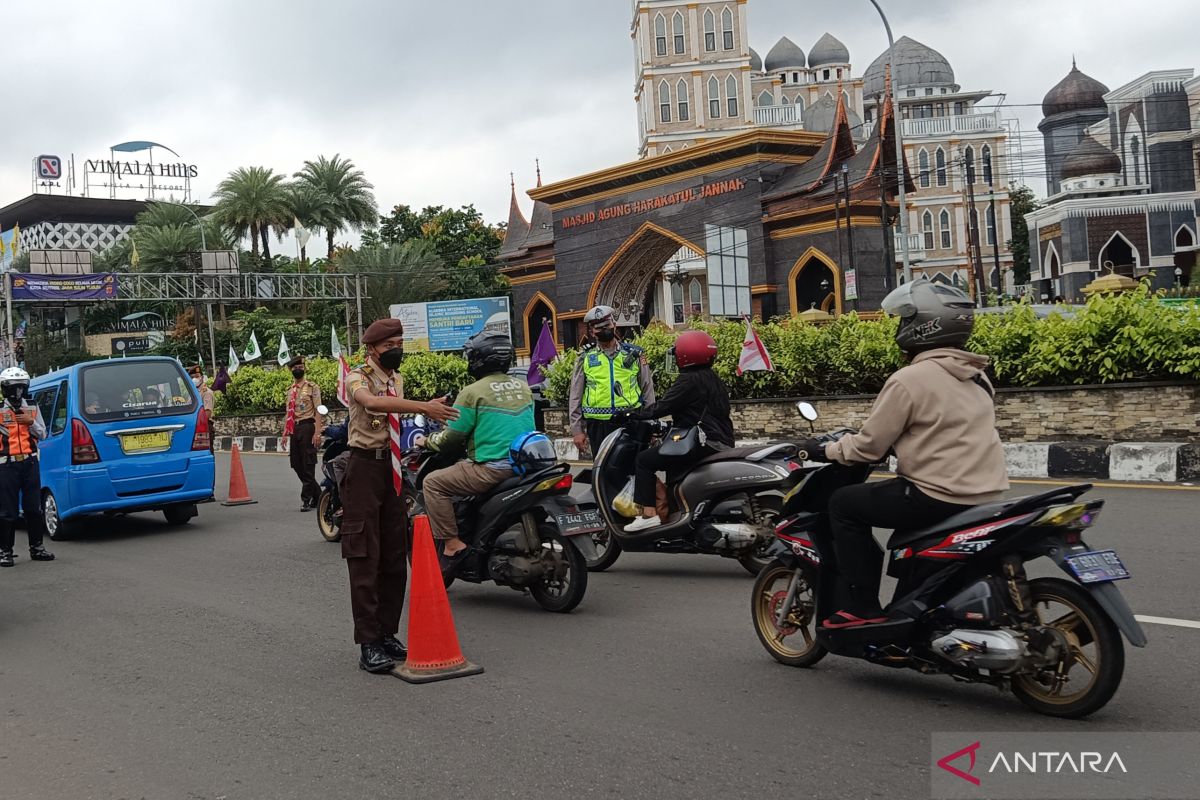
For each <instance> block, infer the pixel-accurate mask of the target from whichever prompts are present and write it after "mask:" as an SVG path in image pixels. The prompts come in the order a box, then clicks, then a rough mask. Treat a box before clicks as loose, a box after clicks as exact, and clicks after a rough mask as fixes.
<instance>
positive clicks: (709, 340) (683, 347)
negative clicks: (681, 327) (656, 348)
mask: <svg viewBox="0 0 1200 800" xmlns="http://www.w3.org/2000/svg"><path fill="white" fill-rule="evenodd" d="M671 350H672V351H673V352H674V353H675V363H676V364H678V365H679V367H680V369H683V368H684V367H706V366H708V365H709V364H712V363H713V361H715V360H716V359H717V343H716V342H715V341H714V340H713V337H711V336H709V335H708V334H707V333H705V332H704V331H684V332H683V333H681V334H679V338H677V339H676V340H675V346H674V347H673V348H671Z"/></svg>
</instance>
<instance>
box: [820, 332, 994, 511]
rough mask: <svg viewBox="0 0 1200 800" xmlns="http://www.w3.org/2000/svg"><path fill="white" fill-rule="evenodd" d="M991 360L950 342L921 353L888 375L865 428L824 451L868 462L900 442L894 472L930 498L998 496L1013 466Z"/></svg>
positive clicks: (966, 500)
mask: <svg viewBox="0 0 1200 800" xmlns="http://www.w3.org/2000/svg"><path fill="white" fill-rule="evenodd" d="M987 364H988V359H987V357H986V356H980V355H975V354H974V353H968V352H966V351H963V350H957V349H955V348H951V347H945V348H941V349H938V350H928V351H926V352H924V353H921V354H920V355H918V356H917V357H916V358H914V359H913V362H912V364H910V365H908V366H907V367H904V368H903V369H901V370H899V371H898V372H896V374H894V375H892V377H890V378H888V381H887V383H885V384H884V385H883V390H882V391H880V393H879V397H877V398H876V399H875V405H874V406H873V407H872V408H871V415H870V417H868V418H867V421H866V422H865V423H864V424H863V426H862V430H861V431H859V432H858V433H856V434H854V435H852V436H846V437H844V438H843V439H841V440H840V441H837V442H834V443H832V444H830V445H827V446H826V448H825V455H826V457H828V458H829V459H831V460H833V461H838V462H841V463H843V464H849V463H855V462H859V463H862V462H866V463H870V462H873V461H879V460H881V459H882V458H883V457H884V456H885V455H886V454H887V452H888V449H889V448H894V449H895V451H896V461H897V462H898V468H897V470H896V472H897V473H898V474H899V475H900V476H901V477H904V478H907V479H908V480H910V481H912V483H914V484H915V485H916V486H917V487H918V488H919V489H920V490H921V491H923V492H925V493H926V494H928V495H929V496H930V497H933V498H936V499H938V500H943V501H945V502H947V503H962V504H964V505H978V504H981V503H990V502H993V501H995V500H997V499H999V498H1000V496H1001V494H1002V493H1003V492H1004V491H1005V490H1006V489H1008V469H1007V467H1006V465H1005V462H1004V447H1003V445H1001V444H1000V435H999V434H998V433H997V432H996V412H995V407H994V406H993V404H992V392H991V383H989V382H988V379H987V376H986V375H984V372H983V370H984V368H985V367H987ZM976 378H978V379H979V380H980V381H982V382H983V384H984V385H985V386H987V387H988V388H987V389H984V388H983V387H982V386H980V385H979V383H977V382H976V380H975V379H976Z"/></svg>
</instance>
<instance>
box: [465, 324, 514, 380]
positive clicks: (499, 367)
mask: <svg viewBox="0 0 1200 800" xmlns="http://www.w3.org/2000/svg"><path fill="white" fill-rule="evenodd" d="M463 355H464V356H466V358H467V371H468V372H470V373H471V377H473V378H482V377H483V376H485V375H494V374H496V373H497V372H508V368H509V367H511V366H512V363H513V346H512V339H510V338H508V337H507V336H505V335H504V334H503V333H500V332H499V331H487V330H484V331H480V332H479V333H477V334H475V335H474V336H472V337H471V338H470V339H468V340H467V344H466V345H465V346H464V347H463Z"/></svg>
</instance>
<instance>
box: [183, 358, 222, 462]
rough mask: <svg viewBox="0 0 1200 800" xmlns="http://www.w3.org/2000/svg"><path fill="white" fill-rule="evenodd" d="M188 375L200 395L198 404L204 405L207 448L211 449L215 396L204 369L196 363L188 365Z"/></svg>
mask: <svg viewBox="0 0 1200 800" xmlns="http://www.w3.org/2000/svg"><path fill="white" fill-rule="evenodd" d="M188 375H190V376H191V378H192V384H193V385H194V386H195V387H196V392H197V393H199V395H200V404H201V405H203V406H204V420H205V422H207V423H208V449H209V450H211V449H212V445H213V442H215V441H216V438H217V436H216V431H214V430H213V411H214V409H216V406H217V396H216V394H214V393H213V390H212V389H211V388H210V387H209V385H208V381H206V380H205V379H204V371H203V369H202V368H201V367H200V366H199V365H198V364H194V365H192V366H190V367H188Z"/></svg>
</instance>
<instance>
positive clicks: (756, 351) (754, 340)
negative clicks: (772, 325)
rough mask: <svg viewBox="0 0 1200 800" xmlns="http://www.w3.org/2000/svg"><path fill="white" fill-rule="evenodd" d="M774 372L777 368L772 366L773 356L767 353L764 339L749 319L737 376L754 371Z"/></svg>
mask: <svg viewBox="0 0 1200 800" xmlns="http://www.w3.org/2000/svg"><path fill="white" fill-rule="evenodd" d="M774 370H775V367H774V366H773V365H772V364H771V356H770V355H769V354H768V353H767V348H766V347H764V346H763V343H762V339H759V338H758V331H756V330H754V326H753V325H751V324H750V320H749V318H747V319H746V336H745V338H744V339H743V340H742V357H741V358H740V359H738V368H737V374H738V375H741V374H742V373H743V372H754V371H760V372H774Z"/></svg>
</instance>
